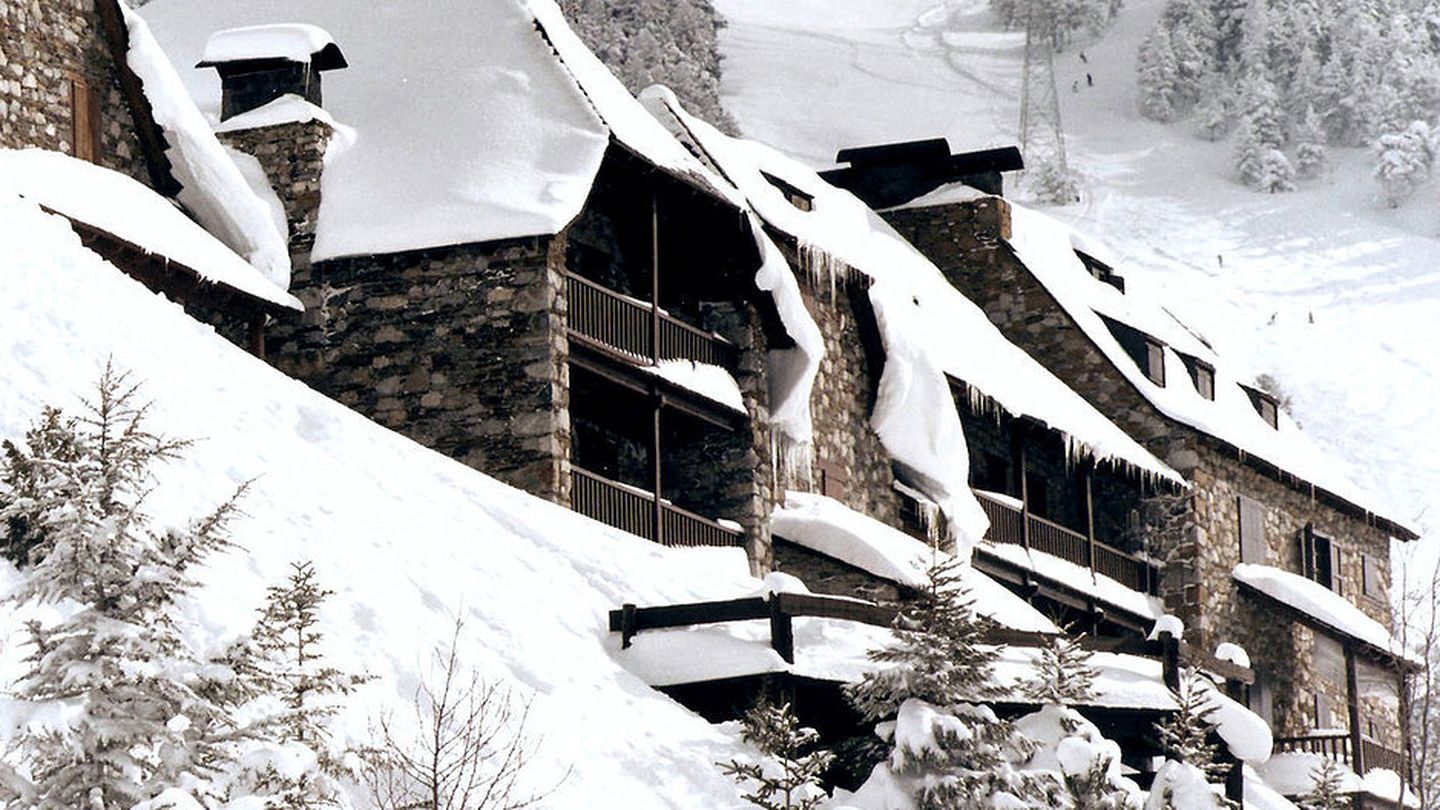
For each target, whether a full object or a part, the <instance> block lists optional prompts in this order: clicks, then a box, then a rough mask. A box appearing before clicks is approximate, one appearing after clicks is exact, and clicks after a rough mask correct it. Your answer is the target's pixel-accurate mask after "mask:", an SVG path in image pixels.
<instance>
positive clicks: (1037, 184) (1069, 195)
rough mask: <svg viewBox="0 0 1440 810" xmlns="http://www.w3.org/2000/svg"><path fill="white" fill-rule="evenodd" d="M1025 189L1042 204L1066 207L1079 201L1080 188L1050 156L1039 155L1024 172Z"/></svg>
mask: <svg viewBox="0 0 1440 810" xmlns="http://www.w3.org/2000/svg"><path fill="white" fill-rule="evenodd" d="M1024 182H1025V189H1026V190H1027V191H1028V192H1029V193H1030V195H1031V196H1032V197H1034V198H1035V199H1037V200H1040V201H1042V202H1047V203H1054V204H1056V205H1068V204H1070V203H1073V202H1078V201H1079V200H1080V187H1079V186H1078V185H1077V184H1076V183H1075V178H1073V177H1071V176H1070V173H1069V170H1068V169H1066V167H1064V166H1062V165H1060V162H1059V161H1058V160H1056V159H1055V158H1054V157H1053V156H1051V155H1046V154H1040V155H1038V156H1036V157H1035V158H1034V160H1033V161H1032V162H1031V165H1030V167H1029V168H1028V169H1026V170H1025V180H1024Z"/></svg>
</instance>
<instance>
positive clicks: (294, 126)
mask: <svg viewBox="0 0 1440 810" xmlns="http://www.w3.org/2000/svg"><path fill="white" fill-rule="evenodd" d="M334 131H335V130H334V128H333V127H332V126H330V125H329V124H327V123H325V122H324V121H298V122H291V123H286V124H276V125H274V126H267V127H259V128H256V129H244V130H236V131H233V132H222V133H220V139H221V140H222V141H224V142H225V143H226V144H227V145H229V146H231V147H233V148H235V149H236V150H239V151H241V152H244V153H246V154H248V155H252V156H254V157H255V159H256V160H258V161H259V162H260V167H261V168H262V169H264V170H265V176H266V177H267V178H269V180H270V187H271V188H272V189H274V190H275V193H276V195H277V196H279V198H280V203H281V205H283V206H284V208H285V221H286V225H287V226H288V233H289V239H290V256H291V258H292V260H293V261H294V263H296V264H308V263H309V255H310V248H312V247H313V246H314V245H315V223H316V221H317V220H318V219H319V215H320V175H321V173H322V172H323V171H324V170H325V150H326V149H327V148H329V146H330V137H331V136H332V135H333V134H334Z"/></svg>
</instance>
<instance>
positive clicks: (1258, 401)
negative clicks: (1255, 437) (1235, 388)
mask: <svg viewBox="0 0 1440 810" xmlns="http://www.w3.org/2000/svg"><path fill="white" fill-rule="evenodd" d="M1240 387H1241V388H1243V389H1245V394H1246V395H1247V396H1249V397H1250V404H1251V405H1252V406H1253V407H1254V408H1255V412H1256V413H1258V414H1260V418H1261V419H1264V420H1265V424H1267V425H1269V426H1270V427H1272V428H1275V429H1276V430H1279V429H1280V407H1279V404H1278V403H1277V402H1276V401H1275V397H1273V396H1270V395H1269V394H1267V393H1265V392H1264V391H1261V390H1260V389H1258V388H1251V387H1250V386H1248V385H1242V386H1240Z"/></svg>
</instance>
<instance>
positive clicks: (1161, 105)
mask: <svg viewBox="0 0 1440 810" xmlns="http://www.w3.org/2000/svg"><path fill="white" fill-rule="evenodd" d="M1136 71H1137V77H1136V78H1137V80H1138V83H1139V89H1140V114H1141V115H1144V116H1145V117H1146V118H1149V119H1151V120H1152V121H1161V122H1165V121H1173V120H1175V117H1176V116H1177V115H1178V114H1179V107H1180V101H1179V89H1178V87H1177V84H1178V82H1179V79H1180V69H1179V66H1178V65H1177V64H1176V61H1175V51H1174V50H1173V46H1172V43H1171V38H1170V29H1169V28H1167V27H1166V26H1165V24H1164V22H1163V21H1162V22H1161V23H1160V24H1159V25H1157V26H1156V28H1155V30H1154V31H1152V32H1151V33H1150V36H1148V37H1146V38H1145V41H1144V42H1142V43H1140V54H1139V56H1138V57H1137V62H1136Z"/></svg>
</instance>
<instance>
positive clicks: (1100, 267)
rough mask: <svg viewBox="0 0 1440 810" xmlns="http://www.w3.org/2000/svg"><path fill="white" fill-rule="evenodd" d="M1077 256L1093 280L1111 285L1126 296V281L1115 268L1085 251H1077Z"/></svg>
mask: <svg viewBox="0 0 1440 810" xmlns="http://www.w3.org/2000/svg"><path fill="white" fill-rule="evenodd" d="M1075 255H1076V256H1078V257H1079V258H1080V263H1081V264H1083V265H1085V270H1086V272H1088V273H1089V274H1090V276H1091V278H1094V279H1095V280H1096V281H1099V282H1101V283H1103V284H1109V285H1110V286H1111V287H1114V288H1115V289H1117V290H1119V291H1120V294H1121V295H1124V294H1125V279H1124V277H1123V276H1120V275H1117V274H1116V273H1115V268H1113V267H1111V266H1110V265H1108V264H1106V263H1104V262H1102V261H1100V260H1099V259H1097V258H1095V257H1094V256H1091V255H1090V254H1089V253H1086V252H1084V251H1083V250H1076V251H1075Z"/></svg>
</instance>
